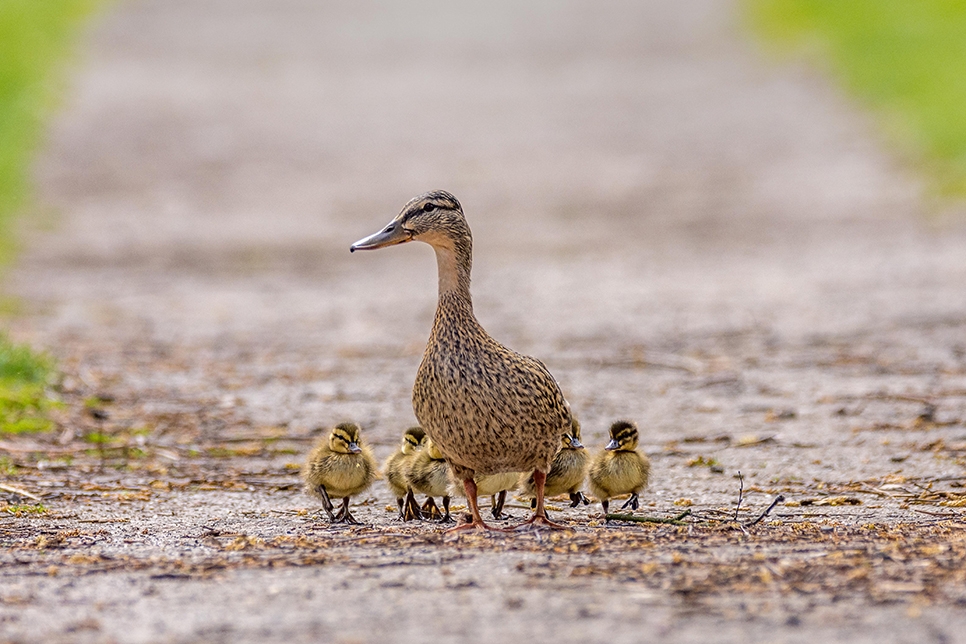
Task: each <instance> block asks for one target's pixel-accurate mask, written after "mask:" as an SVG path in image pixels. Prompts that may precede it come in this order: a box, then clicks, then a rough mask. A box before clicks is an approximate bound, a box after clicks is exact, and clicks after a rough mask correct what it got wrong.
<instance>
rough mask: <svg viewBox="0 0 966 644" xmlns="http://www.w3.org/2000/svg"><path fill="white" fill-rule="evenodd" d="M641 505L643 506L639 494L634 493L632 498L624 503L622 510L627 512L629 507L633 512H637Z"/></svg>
mask: <svg viewBox="0 0 966 644" xmlns="http://www.w3.org/2000/svg"><path fill="white" fill-rule="evenodd" d="M640 505H641V504H640V502H639V501H638V499H637V492H634V493H632V494H631V498H629V499H627V501H625V502H624V505H622V506H621V510H626V509H627V508H628V507H630V508H631V509H632V510H636V509H637V508H638V507H640Z"/></svg>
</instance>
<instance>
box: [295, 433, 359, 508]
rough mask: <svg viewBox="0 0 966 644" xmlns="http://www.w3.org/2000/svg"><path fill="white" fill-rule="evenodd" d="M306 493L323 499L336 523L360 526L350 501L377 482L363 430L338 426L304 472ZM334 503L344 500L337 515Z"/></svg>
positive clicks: (314, 454)
mask: <svg viewBox="0 0 966 644" xmlns="http://www.w3.org/2000/svg"><path fill="white" fill-rule="evenodd" d="M302 479H303V480H304V481H305V491H306V492H307V493H308V494H311V495H313V496H316V497H318V498H320V499H322V508H323V509H324V510H325V513H326V514H327V515H329V521H331V522H332V523H359V521H356V519H355V517H353V516H352V514H350V513H349V497H350V496H353V495H356V494H360V493H361V492H364V491H365V490H366V489H367V488H368V487H369V486H370V485H372V482H373V481H374V480H375V479H376V459H375V458H373V456H372V452H371V451H370V450H369V448H368V447H367V446H366V445H365V444H364V443H362V440H361V439H360V438H359V426H358V425H355V424H353V423H342V424H341V425H336V426H335V429H333V430H332V433H331V434H330V435H329V438H328V440H326V441H324V442H321V443H319V444H318V445H317V446H316V447H315V449H313V450H312V453H311V454H309V460H308V462H307V463H306V464H305V467H303V468H302ZM332 499H342V507H341V508H340V509H339V511H338V513H337V514H333V513H332V510H333V507H334V506H333V505H332Z"/></svg>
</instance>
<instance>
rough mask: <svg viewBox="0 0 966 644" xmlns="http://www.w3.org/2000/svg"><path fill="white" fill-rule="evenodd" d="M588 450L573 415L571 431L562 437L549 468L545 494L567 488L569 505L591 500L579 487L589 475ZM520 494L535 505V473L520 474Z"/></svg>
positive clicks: (558, 492)
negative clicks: (581, 439)
mask: <svg viewBox="0 0 966 644" xmlns="http://www.w3.org/2000/svg"><path fill="white" fill-rule="evenodd" d="M587 461H588V456H587V450H586V449H584V446H583V445H582V444H581V442H580V423H579V422H577V419H576V418H571V425H570V432H568V433H566V434H564V435H563V437H562V439H561V441H560V451H559V452H557V455H556V456H555V457H554V459H553V463H552V464H551V465H550V471H549V472H547V483H546V487H545V488H544V494H546V495H547V496H557V495H558V494H564V493H565V492H566V493H568V494H569V495H570V507H572V508H575V507H577V506H578V505H580V503H581V502H583V504H584V505H587V504H589V503H590V501H588V500H587V498H586V497H585V496H584V493H583V492H581V491H580V486H581V485H582V484H583V482H584V477H585V476H586V475H587ZM520 491H521V494H520V496H523V497H524V498H527V497H529V498H530V507H535V506H536V504H537V499H536V486H535V484H534V481H533V476H532V475H527V474H524V475H523V476H521V477H520Z"/></svg>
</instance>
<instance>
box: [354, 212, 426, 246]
mask: <svg viewBox="0 0 966 644" xmlns="http://www.w3.org/2000/svg"><path fill="white" fill-rule="evenodd" d="M412 239H413V234H412V232H411V231H408V230H406V229H405V228H403V227H402V224H400V223H399V222H398V221H396V220H395V219H393V220H392V221H390V222H389V225H388V226H386V227H385V228H383V229H382V230H380V231H379V232H377V233H375V234H373V235H369V236H368V237H363V238H362V239H360V240H359V241H357V242H356V243H354V244H353V245H352V246H349V252H350V253H354V252H356V251H357V250H376V249H377V248H385V247H386V246H393V245H395V244H404V243H406V242H408V241H412Z"/></svg>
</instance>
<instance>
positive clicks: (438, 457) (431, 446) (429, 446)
mask: <svg viewBox="0 0 966 644" xmlns="http://www.w3.org/2000/svg"><path fill="white" fill-rule="evenodd" d="M426 454H427V455H429V457H430V458H431V459H433V460H434V461H442V460H445V458H444V456H443V453H442V452H441V451H439V448H438V447H436V444H435V443H433V441H431V440H429V439H428V438H427V439H426Z"/></svg>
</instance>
